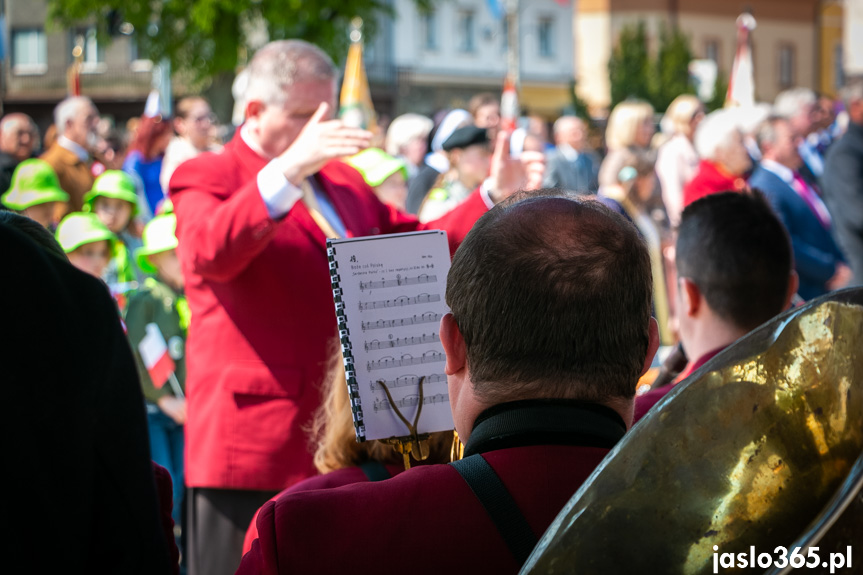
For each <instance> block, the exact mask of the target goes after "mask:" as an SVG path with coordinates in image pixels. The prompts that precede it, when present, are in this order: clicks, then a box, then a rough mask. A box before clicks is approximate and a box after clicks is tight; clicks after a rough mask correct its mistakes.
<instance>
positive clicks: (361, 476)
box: [243, 462, 416, 555]
mask: <svg viewBox="0 0 863 575" xmlns="http://www.w3.org/2000/svg"><path fill="white" fill-rule="evenodd" d="M414 463H416V462H414ZM386 467H387V471H389V472H390V477H395V476H396V475H398V474H399V473H402V472H403V471H404V470H405V467H404V464H402V463H399V464H398V465H387V466H386ZM368 480H369V479H368V477H366V474H365V473H363V470H362V469H360V468H359V467H345V468H344V469H336V470H335V471H330V472H329V473H324V474H323V475H315V476H314V477H309V478H308V479H304V480H302V481H300V482H299V483H295V484H294V485H292V486H290V487H288V488H287V489H285V490H284V491H282V492H281V493H279V494H278V495H276V496H275V497H273V498H272V499H270V501H275V500H276V499H278V498H279V497H280V496H282V495H287V494H289V493H298V492H300V491H312V490H313V489H333V488H335V487H342V486H344V485H350V484H352V483H365V482H367V481H368ZM258 513H260V509H259V510H258V511H257V512H255V516H254V517H252V522H251V523H249V528H248V529H247V530H246V537H245V539H243V555H245V554H246V553H248V552H249V551H250V550H251V549H252V543H254V541H255V539H257V538H258Z"/></svg>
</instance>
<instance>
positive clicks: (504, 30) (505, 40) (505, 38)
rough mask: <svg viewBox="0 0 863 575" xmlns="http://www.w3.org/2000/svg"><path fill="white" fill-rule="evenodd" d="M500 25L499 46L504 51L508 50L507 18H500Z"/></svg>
mask: <svg viewBox="0 0 863 575" xmlns="http://www.w3.org/2000/svg"><path fill="white" fill-rule="evenodd" d="M500 26H501V41H500V46H501V48H503V50H504V51H506V50H509V18H507V17H505V16H504V17H503V18H501V19H500Z"/></svg>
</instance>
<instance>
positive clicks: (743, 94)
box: [725, 12, 755, 108]
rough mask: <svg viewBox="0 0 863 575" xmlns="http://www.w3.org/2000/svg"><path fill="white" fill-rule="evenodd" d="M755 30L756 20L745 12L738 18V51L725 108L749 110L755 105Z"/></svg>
mask: <svg viewBox="0 0 863 575" xmlns="http://www.w3.org/2000/svg"><path fill="white" fill-rule="evenodd" d="M753 30H755V18H754V17H753V16H752V14H750V13H748V12H744V13H743V14H741V15H740V16H739V17H738V18H737V51H736V52H735V54H734V64H733V65H732V67H731V76H730V77H729V78H728V92H727V93H726V94H725V107H726V108H730V107H734V106H738V107H742V108H748V107H752V106H754V105H755V79H754V75H753V71H752V49H751V44H750V36H751V33H752V31H753Z"/></svg>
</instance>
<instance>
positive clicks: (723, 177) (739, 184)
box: [683, 160, 746, 207]
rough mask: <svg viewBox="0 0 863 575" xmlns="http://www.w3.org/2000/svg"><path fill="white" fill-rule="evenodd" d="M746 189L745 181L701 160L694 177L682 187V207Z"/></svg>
mask: <svg viewBox="0 0 863 575" xmlns="http://www.w3.org/2000/svg"><path fill="white" fill-rule="evenodd" d="M745 189H746V180H745V179H743V178H742V177H740V176H734V175H731V174H729V173H727V172H725V171H724V170H722V169H720V168H719V167H718V166H717V165H716V164H714V163H713V162H709V161H707V160H701V163H700V164H699V165H698V172H696V174H695V177H694V178H692V180H690V181H689V183H688V184H686V185H685V186H684V187H683V206H684V207H686V206H688V205H689V204H691V203H692V202H694V201H695V200H700V199H701V198H703V197H705V196H709V195H710V194H716V193H718V192H740V191H742V190H745Z"/></svg>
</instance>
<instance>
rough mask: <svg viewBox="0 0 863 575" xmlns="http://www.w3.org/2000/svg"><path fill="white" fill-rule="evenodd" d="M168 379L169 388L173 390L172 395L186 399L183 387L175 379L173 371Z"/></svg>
mask: <svg viewBox="0 0 863 575" xmlns="http://www.w3.org/2000/svg"><path fill="white" fill-rule="evenodd" d="M168 381H170V382H171V389H172V390H174V397H176V398H178V399H186V394H185V393H183V388H182V387H180V382H179V381H178V380H177V376H176V375H174V372H173V371H172V372H171V375H169V376H168Z"/></svg>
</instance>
